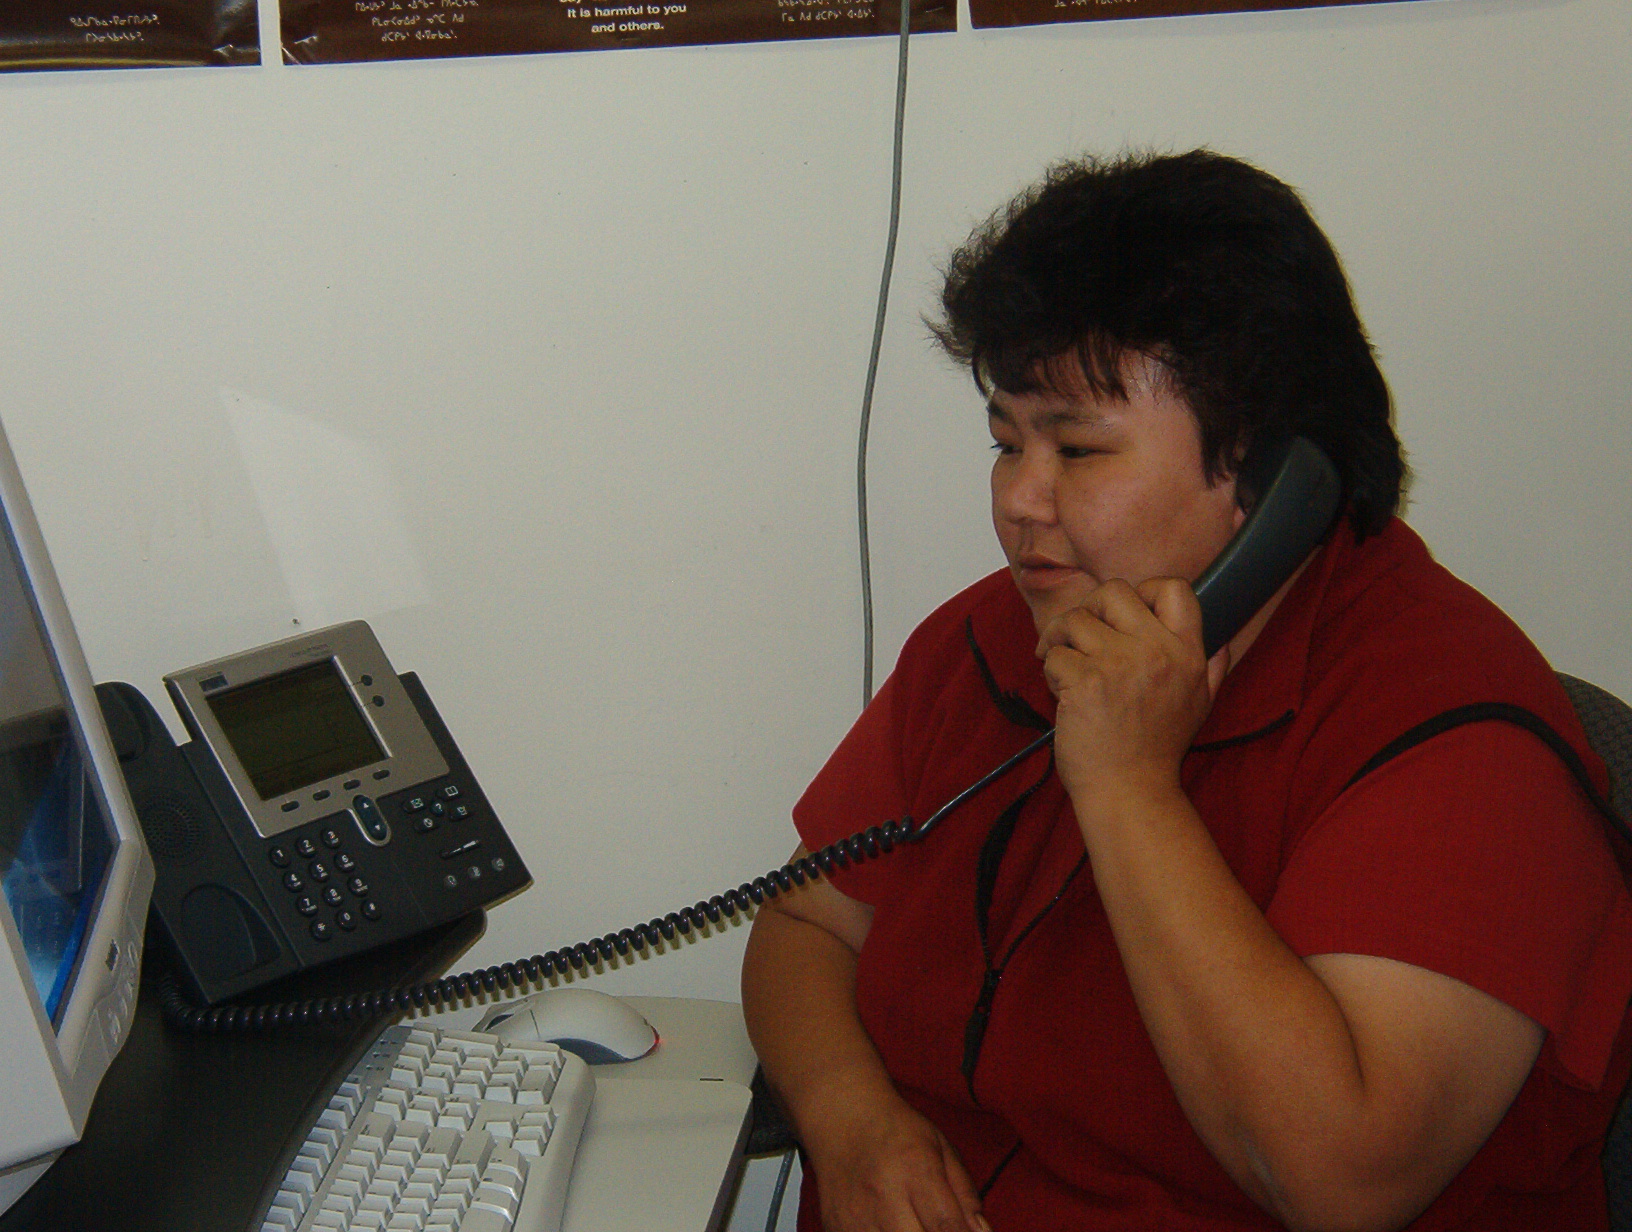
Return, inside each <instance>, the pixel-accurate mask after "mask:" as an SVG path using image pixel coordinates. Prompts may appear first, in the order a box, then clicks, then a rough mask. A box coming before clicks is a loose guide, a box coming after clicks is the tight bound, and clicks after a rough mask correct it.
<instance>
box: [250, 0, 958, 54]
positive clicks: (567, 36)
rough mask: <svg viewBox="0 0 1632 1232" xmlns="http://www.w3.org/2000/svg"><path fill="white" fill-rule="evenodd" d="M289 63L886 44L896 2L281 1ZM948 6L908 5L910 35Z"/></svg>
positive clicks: (948, 26) (946, 14) (934, 2)
mask: <svg viewBox="0 0 1632 1232" xmlns="http://www.w3.org/2000/svg"><path fill="white" fill-rule="evenodd" d="M282 12H283V19H282V21H283V56H284V59H285V60H286V61H287V62H289V63H292V64H333V63H339V62H348V61H358V60H408V59H421V58H425V57H433V56H499V55H518V54H529V53H534V52H545V51H596V50H609V49H615V48H624V47H681V46H694V45H698V44H704V43H759V42H780V41H784V40H788V39H818V38H853V37H858V36H865V35H889V34H895V33H898V32H899V30H900V28H901V7H900V3H899V0H883V2H882V3H880V2H879V0H283V9H282ZM956 28H957V3H956V0H912V31H913V33H915V34H922V33H928V32H930V31H942V30H954V29H956Z"/></svg>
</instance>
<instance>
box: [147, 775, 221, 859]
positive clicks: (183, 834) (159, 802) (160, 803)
mask: <svg viewBox="0 0 1632 1232" xmlns="http://www.w3.org/2000/svg"><path fill="white" fill-rule="evenodd" d="M134 803H135V805H136V814H137V816H138V817H140V818H141V819H142V833H143V834H145V835H146V836H147V849H148V851H149V852H151V853H152V855H153V858H154V859H155V860H163V861H164V862H165V863H167V864H186V863H188V862H189V861H192V860H196V859H197V858H198V857H199V856H201V855H202V854H203V853H204V848H205V847H206V846H208V844H209V838H210V832H209V830H208V828H207V827H206V826H205V823H204V819H203V818H201V817H200V816H199V815H198V813H197V812H196V811H194V809H193V806H192V804H191V803H190V802H189V801H188V800H187V799H186V798H185V797H183V796H179V795H172V794H170V793H168V792H159V793H154V794H152V795H144V796H142V797H141V798H140V799H138V800H136V801H134Z"/></svg>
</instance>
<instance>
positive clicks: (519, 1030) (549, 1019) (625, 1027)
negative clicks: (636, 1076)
mask: <svg viewBox="0 0 1632 1232" xmlns="http://www.w3.org/2000/svg"><path fill="white" fill-rule="evenodd" d="M476 1029H477V1030H478V1031H488V1032H491V1033H492V1034H494V1035H497V1036H498V1037H499V1038H500V1039H502V1040H505V1041H507V1042H511V1043H517V1044H520V1043H531V1042H536V1041H543V1042H544V1043H547V1044H559V1045H560V1046H561V1047H562V1048H564V1049H566V1050H567V1051H568V1052H573V1053H577V1054H578V1055H579V1056H580V1057H582V1058H583V1059H584V1060H585V1061H587V1062H589V1064H591V1065H607V1064H610V1063H613V1062H616V1061H634V1060H637V1059H639V1058H640V1057H643V1056H645V1055H646V1054H647V1053H648V1052H650V1051H651V1050H652V1049H653V1048H656V1047H657V1032H656V1031H654V1030H652V1025H651V1023H649V1022H647V1021H646V1020H645V1019H644V1018H642V1017H641V1016H640V1013H639V1011H637V1010H635V1009H634V1008H632V1007H631V1006H629V1005H627V1004H625V1003H624V1002H622V1001H620V1000H618V999H617V998H616V997H613V996H608V995H607V994H606V993H604V992H597V991H595V989H593V988H546V989H545V990H544V991H543V992H539V993H534V994H533V995H532V996H530V997H523V998H522V999H521V1000H519V1001H511V1002H508V1003H507V1004H505V1005H499V1006H495V1007H494V1008H493V1009H492V1010H490V1011H489V1012H488V1013H487V1014H486V1016H484V1017H483V1019H482V1020H481V1021H480V1022H479V1023H477V1024H476Z"/></svg>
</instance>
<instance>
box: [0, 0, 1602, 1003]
mask: <svg viewBox="0 0 1632 1232" xmlns="http://www.w3.org/2000/svg"><path fill="white" fill-rule="evenodd" d="M894 63H895V48H894V46H893V45H892V44H891V43H890V41H888V40H876V41H868V42H843V43H838V42H836V43H813V44H804V45H785V46H745V47H730V48H712V49H689V50H673V51H636V52H619V53H599V54H584V55H558V56H543V57H534V58H515V59H493V60H481V61H469V62H447V63H421V64H400V65H376V66H350V67H337V68H321V69H314V68H305V69H293V68H282V67H270V68H267V69H262V70H241V71H224V70H203V71H186V72H169V71H163V72H155V71H147V72H102V73H81V74H29V75H22V74H14V75H10V76H6V77H4V78H3V79H0V166H3V167H4V168H5V172H4V180H3V186H0V236H3V237H4V240H3V242H0V321H3V322H4V328H3V330H0V415H3V416H4V420H5V423H6V427H7V429H8V431H9V433H10V434H11V437H12V441H13V444H14V446H15V449H16V452H17V454H18V457H19V460H20V463H21V465H22V468H23V471H24V474H25V476H26V477H27V479H28V481H29V483H30V485H31V488H32V491H33V494H34V499H35V502H36V505H37V506H38V510H39V513H40V516H41V520H42V521H43V523H44V526H45V531H46V535H47V538H48V540H49V542H50V545H51V548H52V550H53V552H54V554H55V557H56V561H57V564H58V567H59V570H60V572H61V574H62V577H63V583H64V587H65V589H66V591H67V595H68V600H69V603H70V605H71V607H72V608H73V610H74V613H75V616H76V618H77V620H78V622H79V626H80V629H81V632H82V634H83V637H84V640H85V642H86V644H87V652H88V655H89V658H90V661H91V666H92V670H93V673H94V674H95V675H96V677H97V678H98V679H100V680H106V679H114V678H122V679H127V680H130V681H132V682H134V683H136V684H137V685H139V686H140V687H142V688H144V689H146V690H149V691H150V695H152V696H154V697H155V698H157V697H158V695H159V694H160V692H161V690H160V688H159V683H158V682H159V677H160V676H161V675H162V674H163V673H164V672H165V671H168V670H173V669H176V668H179V667H182V666H185V665H187V664H190V663H193V662H196V661H199V660H201V659H204V658H206V657H210V656H214V655H217V654H222V653H225V652H228V651H231V650H235V649H239V648H243V647H246V646H249V645H253V644H256V643H259V642H264V641H268V640H271V639H273V638H276V637H279V636H282V635H284V634H287V633H290V632H294V631H296V629H297V628H304V627H309V626H312V625H314V624H317V623H322V622H325V621H329V620H334V619H339V618H342V617H352V616H361V617H365V618H367V619H368V620H370V621H371V622H372V623H373V624H374V626H375V628H376V630H377V631H378V632H379V634H380V636H381V639H382V640H383V642H384V643H385V646H386V648H387V650H388V651H389V652H390V653H391V655H392V656H393V658H394V659H395V661H396V662H397V665H398V666H399V667H401V668H413V669H415V670H417V671H418V672H419V673H420V674H421V675H422V677H423V678H424V680H425V681H426V683H427V685H428V686H429V688H430V689H431V691H432V694H433V696H434V697H435V698H436V699H437V701H438V703H439V704H440V706H441V708H442V710H443V712H444V715H445V717H446V718H447V720H448V722H449V725H450V726H451V728H452V729H453V731H454V732H455V733H456V734H457V735H458V737H459V739H460V741H461V743H462V745H463V747H464V749H465V750H466V752H467V754H468V756H469V758H470V760H471V762H472V763H473V765H474V767H475V769H476V771H477V773H478V775H479V776H480V778H481V780H482V782H483V784H484V785H485V787H486V789H487V791H488V793H489V794H490V795H491V797H492V798H493V800H494V802H495V804H496V805H497V808H498V810H499V813H500V815H501V816H502V817H503V818H504V819H505V820H506V822H507V823H508V825H509V826H510V828H511V830H512V832H513V833H514V834H515V835H516V837H517V839H518V841H519V843H520V845H521V847H522V848H523V852H524V855H525V856H526V858H527V860H528V862H529V863H530V865H531V866H532V868H533V871H534V873H535V876H536V878H537V885H536V886H535V888H534V889H533V890H532V891H531V892H529V893H528V894H527V895H525V896H523V897H522V898H521V899H520V900H518V901H517V902H515V903H513V904H511V905H508V906H506V907H503V908H501V909H499V910H498V911H496V912H495V913H494V914H493V916H492V919H491V923H490V928H489V933H488V936H487V937H486V938H485V939H484V940H483V941H482V942H481V944H480V945H479V946H478V948H477V951H476V953H475V955H473V958H474V959H475V960H477V961H483V962H490V961H498V960H501V959H503V958H505V957H508V956H511V955H513V954H515V953H517V952H523V953H531V952H533V951H535V950H537V949H541V948H545V947H548V946H554V945H558V944H561V943H564V942H568V941H572V940H577V939H579V938H581V937H584V936H586V935H590V934H596V933H600V932H604V931H606V930H607V929H610V928H615V927H618V926H620V925H622V924H624V923H626V922H631V921H633V920H636V919H644V918H647V917H649V916H652V915H654V914H659V913H661V912H663V911H666V910H669V909H671V908H672V907H673V906H675V905H677V904H679V903H681V902H686V901H692V900H694V899H696V898H698V897H700V896H705V895H707V894H709V893H712V892H714V891H715V890H716V888H718V887H719V886H721V885H722V884H729V883H735V882H738V881H741V880H744V879H746V878H747V877H748V876H750V875H752V874H753V873H756V872H758V871H761V870H763V869H764V868H766V867H768V866H770V865H771V864H773V863H775V862H776V861H778V860H779V859H781V858H782V857H783V856H785V855H786V853H787V851H788V850H789V849H790V848H791V847H792V844H793V841H794V839H793V835H792V832H791V829H790V828H789V826H788V824H787V823H786V821H785V818H786V814H787V810H788V807H789V805H790V804H791V802H792V801H793V800H794V799H795V798H796V796H797V794H798V793H799V791H800V789H801V787H802V785H803V784H804V782H805V781H806V779H807V778H808V777H809V776H810V775H811V774H812V773H813V772H814V770H815V769H816V768H817V767H818V766H819V765H820V763H821V761H822V759H823V758H824V756H825V755H826V752H827V750H828V749H829V747H830V746H831V745H832V744H833V742H834V741H835V740H836V739H837V738H838V736H839V735H840V733H841V732H842V731H843V729H844V728H845V726H846V724H847V723H848V721H849V720H850V718H851V717H852V715H853V713H854V712H855V710H856V708H857V705H858V701H859V692H860V685H859V668H858V657H859V648H860V635H859V632H858V608H859V600H858V592H857V582H856V570H855V565H854V546H853V542H854V535H853V523H852V517H853V510H852V465H853V455H852V450H853V441H854V432H855V421H856V414H857V407H858V404H859V400H860V392H861V385H862V377H863V369H864V364H865V359H866V351H867V343H868V332H869V330H870V328H871V322H872V311H873V295H874V292H875V288H876V281H877V269H878V261H879V258H880V254H881V251H882V246H883V234H884V224H885V217H886V200H887V188H888V170H889V167H888V159H889V139H890V136H889V121H890V115H891V107H892V98H893V88H894V83H893V74H894ZM1628 116H1632V8H1629V7H1628V6H1627V5H1626V4H1625V3H1624V0H1557V2H1550V3H1549V2H1538V0H1432V2H1423V3H1412V4H1397V5H1376V6H1367V7H1359V8H1333V9H1325V10H1316V11H1302V12H1287V13H1280V14H1273V15H1245V16H1231V17H1208V18H1191V19H1170V20H1159V21H1147V22H1139V23H1129V24H1104V25H1082V26H1058V27H1053V28H1048V29H1035V30H1020V31H1006V32H998V33H974V32H969V31H967V30H966V31H965V32H963V33H959V34H956V35H942V36H937V37H933V38H925V39H921V40H919V41H917V42H916V43H915V44H914V47H913V61H912V93H911V98H910V103H909V115H908V124H909V132H908V142H909V143H908V155H907V168H906V201H905V222H904V227H903V232H902V239H901V250H900V262H899V270H898V279H897V283H896V298H895V300H894V307H893V309H892V313H891V323H890V328H889V333H888V339H887V345H886V349H885V355H884V365H883V372H882V375H881V378H880V383H879V392H878V403H877V420H876V424H875V438H874V454H873V460H872V476H873V510H874V515H875V524H874V542H875V549H876V560H875V564H876V578H877V583H878V608H879V627H880V640H881V651H882V655H881V660H882V664H883V665H884V666H887V665H888V663H889V662H890V660H891V659H892V658H893V656H894V653H895V650H896V648H897V647H898V646H899V644H900V641H901V639H902V638H903V637H904V636H905V633H906V631H907V630H908V629H909V628H910V627H911V625H912V623H913V622H914V621H915V620H916V619H917V618H918V617H919V616H921V615H922V614H923V613H924V612H925V611H927V610H928V609H929V608H930V607H931V606H933V605H934V604H935V603H936V602H937V601H938V600H939V599H941V598H943V597H944V596H945V595H947V594H949V593H950V592H951V591H953V590H954V589H956V588H958V587H959V586H961V585H962V584H964V583H965V582H967V581H969V580H972V579H973V578H974V577H976V576H978V575H979V574H980V573H982V572H984V571H985V570H987V569H989V568H991V567H993V566H994V565H995V564H996V562H997V559H998V557H997V553H996V549H995V547H994V546H993V545H992V544H991V542H990V534H989V530H988V529H987V526H986V522H985V512H984V508H983V498H982V490H983V486H984V482H985V481H984V471H985V467H986V464H987V455H986V453H985V441H984V440H983V424H982V419H981V415H980V413H979V412H980V407H979V404H978V402H977V401H976V399H975V398H974V396H973V394H972V391H971V390H970V389H969V388H968V386H967V382H966V380H965V378H964V377H962V376H961V375H960V374H958V373H957V372H955V371H953V370H952V369H950V368H949V367H948V366H947V365H946V364H945V363H944V362H943V361H942V360H940V359H938V358H937V357H936V355H935V354H934V353H933V352H932V351H931V349H930V348H929V347H928V345H927V344H926V342H925V340H924V332H923V329H922V327H921V326H920V324H919V323H918V321H917V313H918V312H919V311H920V310H922V309H923V308H925V307H927V305H928V303H929V301H930V295H931V288H932V286H933V283H934V278H935V275H934V266H935V263H936V261H937V260H938V259H939V258H940V257H941V256H942V255H943V254H944V253H945V251H946V250H947V249H948V247H949V246H950V245H951V244H953V243H954V242H956V241H957V240H958V239H960V238H961V237H962V236H963V235H964V234H965V233H966V232H967V229H968V227H969V225H970V223H971V222H972V221H973V220H975V219H976V218H977V217H979V216H982V215H984V214H985V213H986V212H987V211H988V210H990V209H991V208H993V207H994V206H995V205H997V204H998V203H999V202H1000V201H1001V200H1003V199H1004V198H1005V197H1006V196H1007V195H1008V194H1009V193H1010V192H1012V191H1013V190H1014V189H1016V188H1018V187H1019V186H1020V185H1022V184H1023V183H1025V182H1026V181H1027V180H1029V179H1030V178H1031V177H1032V176H1033V175H1035V173H1036V172H1037V171H1038V170H1039V169H1040V167H1041V166H1042V165H1043V164H1044V163H1045V162H1046V161H1047V160H1049V159H1050V158H1052V157H1055V156H1057V155H1060V154H1064V153H1068V152H1072V151H1079V150H1083V149H1095V150H1111V149H1115V148H1117V147H1120V146H1122V145H1124V144H1126V143H1132V144H1138V145H1147V144H1150V145H1157V146H1163V147H1175V148H1178V147H1187V146H1190V145H1193V144H1198V143H1206V144H1210V145H1212V146H1215V147H1216V148H1219V149H1222V150H1225V151H1229V152H1233V153H1237V154H1241V155H1244V156H1247V157H1249V158H1252V159H1254V160H1256V161H1259V162H1260V163H1262V164H1263V165H1265V166H1266V167H1268V168H1270V169H1272V170H1274V171H1275V172H1277V173H1278V174H1280V175H1282V176H1283V177H1285V178H1286V179H1288V180H1290V181H1291V182H1293V183H1295V184H1297V185H1299V186H1300V187H1301V188H1303V189H1304V190H1305V192H1306V193H1307V195H1308V197H1309V199H1310V200H1311V202H1312V203H1313V205H1314V207H1315V209H1316V212H1317V213H1318V215H1319V216H1320V217H1321V219H1322V220H1323V222H1324V223H1325V224H1326V225H1327V227H1328V228H1329V230H1330V232H1331V234H1332V236H1333V238H1334V240H1335V241H1336V243H1337V246H1338V248H1339V249H1340V251H1342V252H1343V253H1344V254H1345V255H1346V257H1347V260H1348V263H1349V269H1350V272H1351V274H1352V276H1353V280H1354V283H1355V287H1356V291H1357V294H1358V297H1359V301H1360V305H1361V309H1362V312H1363V314H1364V315H1365V317H1366V319H1367V321H1368V322H1369V324H1370V326H1371V329H1372V331H1373V333H1374V335H1375V339H1376V342H1377V345H1378V347H1379V349H1380V351H1381V353H1382V356H1383V359H1384V362H1385V366H1386V368H1387V370H1388V372H1389V374H1390V376H1391V378H1392V380H1393V384H1394V389H1395V394H1396V397H1397V400H1398V404H1399V422H1400V426H1401V429H1402V432H1403V435H1404V436H1405V439H1406V441H1407V442H1408V444H1409V446H1410V448H1411V451H1412V456H1413V460H1414V462H1415V464H1416V468H1417V474H1418V478H1417V484H1416V488H1415V491H1414V496H1413V506H1412V519H1413V521H1414V522H1415V523H1416V525H1417V526H1418V527H1419V528H1420V529H1422V530H1423V531H1424V533H1425V534H1426V535H1427V537H1428V539H1429V540H1430V542H1431V543H1432V544H1433V545H1434V546H1435V548H1436V549H1437V550H1438V551H1439V552H1440V554H1441V555H1442V557H1443V558H1444V559H1446V560H1448V561H1449V562H1450V563H1451V564H1452V565H1453V567H1455V568H1456V569H1458V570H1459V571H1460V572H1462V573H1463V574H1464V575H1465V576H1467V577H1468V578H1470V579H1471V580H1472V581H1474V582H1475V583H1477V584H1478V585H1480V586H1482V587H1483V588H1484V589H1486V590H1487V591H1488V592H1489V593H1490V594H1492V595H1493V596H1494V597H1495V598H1496V599H1498V600H1499V601H1500V602H1502V603H1503V604H1504V605H1506V606H1507V607H1508V608H1509V610H1511V611H1512V612H1513V613H1514V614H1515V615H1516V616H1517V617H1518V618H1519V619H1520V621H1521V622H1522V623H1524V624H1525V625H1526V627H1527V628H1529V629H1530V631H1531V632H1532V634H1533V635H1534V636H1535V638H1536V639H1537V641H1538V642H1539V643H1540V644H1541V645H1542V647H1543V649H1544V650H1546V651H1547V653H1548V654H1549V655H1550V656H1552V657H1553V659H1554V661H1555V663H1556V664H1557V665H1558V666H1560V667H1562V668H1565V669H1567V670H1571V671H1575V672H1577V673H1580V674H1582V675H1586V676H1588V677H1590V678H1593V679H1596V680H1598V681H1599V682H1601V683H1603V684H1605V685H1606V686H1608V687H1610V688H1612V689H1614V690H1616V691H1617V692H1619V693H1621V694H1622V695H1624V696H1632V659H1629V656H1628V650H1627V646H1628V640H1629V639H1628V636H1627V634H1628V630H1629V620H1628V617H1627V612H1628V609H1629V605H1632V583H1629V582H1628V573H1629V570H1628V568H1627V564H1626V560H1625V558H1626V556H1627V549H1628V544H1629V532H1628V525H1629V517H1632V485H1629V484H1628V482H1627V479H1626V477H1625V472H1626V465H1627V460H1628V459H1629V458H1632V395H1629V394H1628V390H1629V389H1632V346H1629V345H1628V342H1629V339H1632V205H1629V202H1632V139H1629V135H1628V127H1627V121H1628ZM875 820H879V819H875V818H857V821H858V823H862V822H871V821H875ZM740 944H741V930H740V929H739V930H736V935H734V936H733V937H731V938H730V939H728V940H725V941H713V942H710V943H706V944H703V945H694V946H689V947H687V953H685V954H684V955H683V956H679V957H670V958H666V959H663V960H660V961H651V962H645V963H641V964H638V965H637V966H636V967H635V968H634V969H632V970H625V971H621V972H618V973H616V974H614V975H612V976H611V977H609V978H608V979H607V980H605V981H604V984H603V986H604V987H606V988H608V989H610V990H613V991H617V990H620V989H622V990H639V991H648V992H657V993H681V992H688V993H693V994H698V995H711V996H718V997H724V998H733V997H734V996H735V988H736V965H737V961H738V957H739V954H740Z"/></svg>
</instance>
